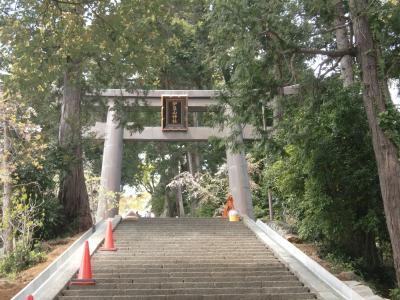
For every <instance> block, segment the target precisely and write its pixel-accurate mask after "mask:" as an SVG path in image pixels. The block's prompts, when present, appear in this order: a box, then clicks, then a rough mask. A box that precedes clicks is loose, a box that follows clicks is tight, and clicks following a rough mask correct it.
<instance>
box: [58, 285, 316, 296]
mask: <svg viewBox="0 0 400 300" xmlns="http://www.w3.org/2000/svg"><path fill="white" fill-rule="evenodd" d="M232 292H233V294H236V295H238V294H249V293H257V294H279V293H282V294H284V293H307V292H309V290H308V289H307V288H306V287H302V286H298V287H263V288H256V287H250V288H236V287H235V288H230V287H228V288H225V287H224V288H217V287H214V288H176V289H123V290H122V289H112V290H109V289H101V288H98V289H97V288H95V289H91V288H90V287H87V286H86V287H85V286H82V289H80V290H68V289H67V290H64V291H63V292H62V295H65V296H117V295H124V296H130V295H132V296H139V295H145V296H150V295H179V294H198V295H221V294H228V293H232Z"/></svg>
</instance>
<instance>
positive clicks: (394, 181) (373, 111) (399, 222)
mask: <svg viewBox="0 0 400 300" xmlns="http://www.w3.org/2000/svg"><path fill="white" fill-rule="evenodd" d="M367 6H368V3H367V1H365V0H350V8H351V15H352V21H353V26H354V36H355V40H356V44H357V47H358V59H359V60H360V65H361V71H362V81H363V101H364V106H365V110H366V113H367V117H368V124H369V128H370V130H371V135H372V144H373V148H374V152H375V158H376V163H377V168H378V174H379V182H380V187H381V193H382V198H383V205H384V209H385V215H386V223H387V227H388V230H389V235H390V240H391V243H392V250H393V260H394V267H395V270H396V276H397V282H398V284H399V285H400V218H399V216H400V161H399V156H398V149H397V148H396V146H395V145H394V144H393V142H392V141H390V139H389V138H388V137H387V136H386V135H385V133H384V132H383V130H382V129H381V128H380V126H379V113H381V112H383V111H385V109H386V103H385V98H384V92H383V91H382V85H381V84H380V81H379V77H378V65H377V56H376V52H375V45H374V41H373V38H372V33H371V31H370V28H369V24H368V19H367V15H366V12H367Z"/></svg>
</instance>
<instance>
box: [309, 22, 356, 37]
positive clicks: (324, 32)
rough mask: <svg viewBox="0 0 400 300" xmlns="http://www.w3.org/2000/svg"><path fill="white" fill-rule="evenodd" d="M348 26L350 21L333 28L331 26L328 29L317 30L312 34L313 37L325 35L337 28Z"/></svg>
mask: <svg viewBox="0 0 400 300" xmlns="http://www.w3.org/2000/svg"><path fill="white" fill-rule="evenodd" d="M347 26H350V23H345V24H341V25H338V26H335V27H332V28H329V29H326V30H323V31H320V32H317V33H314V34H312V35H311V37H313V36H317V35H323V34H326V33H329V32H332V31H335V30H336V29H341V28H345V27H347Z"/></svg>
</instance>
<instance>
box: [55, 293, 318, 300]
mask: <svg viewBox="0 0 400 300" xmlns="http://www.w3.org/2000/svg"><path fill="white" fill-rule="evenodd" d="M58 299H59V300H80V299H82V300H130V299H133V300H134V299H140V300H311V299H316V297H315V296H313V295H312V294H309V293H287V294H269V295H261V294H253V293H250V294H246V295H235V294H222V295H193V294H184V295H152V296H143V295H142V296H114V297H109V296H105V297H101V296H60V297H59V298H58Z"/></svg>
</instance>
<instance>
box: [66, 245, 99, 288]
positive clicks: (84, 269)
mask: <svg viewBox="0 0 400 300" xmlns="http://www.w3.org/2000/svg"><path fill="white" fill-rule="evenodd" d="M95 283H96V281H95V280H94V279H93V278H92V265H91V263H90V252H89V243H88V241H86V242H85V246H84V248H83V257H82V262H81V267H80V269H79V273H78V277H77V278H76V279H73V280H71V281H70V282H69V284H81V285H82V284H83V285H85V284H95Z"/></svg>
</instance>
